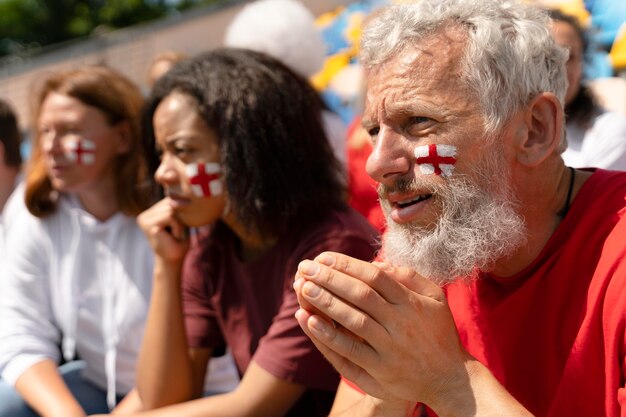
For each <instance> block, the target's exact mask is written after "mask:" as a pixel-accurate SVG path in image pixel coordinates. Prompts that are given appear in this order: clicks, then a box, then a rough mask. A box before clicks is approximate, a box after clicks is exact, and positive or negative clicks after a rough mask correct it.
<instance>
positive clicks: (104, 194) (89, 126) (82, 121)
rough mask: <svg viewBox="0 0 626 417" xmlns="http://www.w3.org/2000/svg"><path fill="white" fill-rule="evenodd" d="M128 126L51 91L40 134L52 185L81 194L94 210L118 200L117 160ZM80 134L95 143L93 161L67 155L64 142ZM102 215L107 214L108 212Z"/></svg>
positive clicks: (124, 147)
mask: <svg viewBox="0 0 626 417" xmlns="http://www.w3.org/2000/svg"><path fill="white" fill-rule="evenodd" d="M127 129H128V127H127V125H126V124H125V123H118V124H116V125H112V124H111V123H109V121H108V120H107V116H106V114H105V113H104V112H102V111H101V110H99V109H97V108H95V107H92V106H88V105H86V104H84V103H83V102H82V101H80V100H78V99H75V98H73V97H70V96H66V95H63V94H58V93H54V92H53V93H50V94H48V95H47V97H46V98H45V100H44V102H43V104H42V106H41V111H40V116H39V120H38V121H37V134H38V140H39V146H40V147H41V150H42V151H43V154H44V158H45V162H46V165H47V168H48V176H49V178H50V181H51V183H52V186H53V187H54V188H55V189H57V190H59V191H64V192H68V193H75V194H76V195H78V197H79V199H80V200H81V202H82V203H83V205H84V206H85V208H86V209H87V210H88V211H90V212H93V213H92V214H95V212H98V211H100V210H99V208H98V206H99V205H100V204H103V203H104V202H106V203H105V205H110V204H111V203H112V202H115V197H114V196H115V195H116V193H115V192H114V187H115V186H114V172H115V169H116V166H115V163H114V160H115V158H116V157H117V156H118V155H120V154H123V153H125V152H127V151H128V142H127V141H128V139H127V137H128V135H127ZM78 138H85V139H88V140H90V141H92V142H94V143H95V146H96V152H95V162H94V163H93V164H90V165H85V164H76V163H73V162H72V161H70V160H68V159H67V157H66V156H65V153H64V150H63V143H65V141H67V140H73V139H78ZM105 211H106V212H107V213H108V212H109V211H110V210H105ZM111 214H112V213H111ZM103 216H104V217H107V215H106V213H105V214H103ZM97 217H102V216H97Z"/></svg>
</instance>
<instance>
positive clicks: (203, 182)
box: [185, 162, 223, 197]
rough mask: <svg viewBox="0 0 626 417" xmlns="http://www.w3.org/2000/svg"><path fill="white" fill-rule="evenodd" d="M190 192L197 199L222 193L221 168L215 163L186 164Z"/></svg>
mask: <svg viewBox="0 0 626 417" xmlns="http://www.w3.org/2000/svg"><path fill="white" fill-rule="evenodd" d="M185 171H186V173H187V178H188V179H189V183H190V184H191V191H192V192H193V194H194V195H196V196H198V197H213V196H216V195H220V194H222V192H223V187H222V167H221V166H220V164H218V163H216V162H201V163H193V164H188V165H187V166H186V167H185Z"/></svg>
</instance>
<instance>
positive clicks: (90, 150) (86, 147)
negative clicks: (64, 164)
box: [63, 138, 96, 165]
mask: <svg viewBox="0 0 626 417" xmlns="http://www.w3.org/2000/svg"><path fill="white" fill-rule="evenodd" d="M63 152H64V154H65V157H66V158H67V160H68V161H70V162H72V163H74V164H76V165H93V164H94V163H95V162H96V144H95V143H94V142H92V141H90V140H89V139H84V138H79V139H71V140H67V141H66V142H65V143H64V144H63Z"/></svg>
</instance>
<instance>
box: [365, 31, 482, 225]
mask: <svg viewBox="0 0 626 417" xmlns="http://www.w3.org/2000/svg"><path fill="white" fill-rule="evenodd" d="M462 42H463V39H462V38H461V37H460V35H459V34H458V33H455V32H454V31H448V33H447V37H446V39H442V38H440V37H437V38H433V39H432V40H430V41H428V42H424V43H423V44H422V45H421V46H420V47H419V48H416V49H414V50H411V51H407V52H406V53H402V54H398V55H397V56H394V57H392V58H391V60H390V61H389V62H388V63H386V64H385V65H383V66H380V67H378V69H377V70H375V71H374V72H372V73H370V74H368V93H367V99H366V108H365V114H364V118H363V126H364V128H365V129H366V130H367V131H368V132H369V134H370V136H371V139H372V143H373V152H372V154H371V155H370V157H369V160H368V161H367V166H366V169H367V172H368V174H369V175H370V176H371V177H372V178H373V179H374V180H376V181H377V182H379V183H381V184H385V185H387V186H393V185H394V183H395V182H396V181H398V180H399V179H401V178H404V179H413V178H416V177H419V178H420V179H422V180H425V181H428V182H433V183H434V182H439V183H442V182H445V181H446V179H445V178H443V177H441V176H437V175H427V176H425V175H422V174H420V172H419V166H417V165H416V163H415V157H414V153H413V150H414V149H415V148H416V147H417V146H421V145H427V144H431V143H434V144H448V145H454V146H456V147H457V163H456V166H455V169H454V173H453V175H463V174H465V173H467V172H468V167H471V166H472V165H473V164H475V163H476V161H477V159H478V158H479V157H480V155H481V152H484V150H485V148H486V147H485V146H483V145H482V144H481V142H480V141H481V138H482V136H483V135H484V133H483V131H482V129H481V126H482V116H481V114H480V112H479V110H480V109H479V107H478V106H477V103H476V101H475V99H474V95H473V94H472V93H470V92H469V91H467V88H466V87H464V86H463V85H462V83H461V82H460V80H459V79H460V73H459V69H458V65H455V64H454V63H455V62H459V61H460V59H461V48H459V44H462ZM430 48H435V49H436V50H441V51H445V53H444V54H443V55H444V56H446V57H447V58H446V59H445V60H444V59H440V58H439V57H437V59H435V57H434V56H433V55H432V54H431V53H430V52H429V49H430ZM416 73H419V74H420V76H419V77H415V74H416ZM461 91H466V93H465V94H459V92H461ZM483 143H484V142H483ZM390 144H393V145H392V146H391V145H390ZM430 193H431V191H430V190H429V189H427V188H421V189H416V190H413V191H411V192H409V193H406V192H405V193H400V192H391V193H389V194H388V195H384V196H381V198H383V199H386V200H387V201H388V202H389V203H390V204H391V213H390V214H391V219H392V220H393V221H394V222H396V223H399V224H405V223H413V224H416V225H419V226H422V227H427V228H432V227H434V225H435V223H436V221H437V219H438V218H439V216H440V213H441V201H440V200H438V197H437V196H436V195H434V196H432V197H431V194H430ZM419 196H422V197H427V198H426V199H424V200H422V201H420V202H416V203H413V204H406V205H405V204H402V203H403V202H404V203H408V202H409V201H411V200H413V199H415V198H417V197H419ZM400 204H401V205H402V207H401V205H400Z"/></svg>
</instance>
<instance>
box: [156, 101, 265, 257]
mask: <svg viewBox="0 0 626 417" xmlns="http://www.w3.org/2000/svg"><path fill="white" fill-rule="evenodd" d="M153 125H154V133H155V138H156V145H157V147H158V148H159V149H160V151H161V164H160V165H159V168H158V169H157V171H156V173H155V179H156V180H157V181H158V182H159V184H161V185H162V186H163V187H164V190H165V194H166V197H165V198H164V199H163V200H162V201H160V202H159V203H157V204H156V205H155V206H154V208H153V209H154V210H163V216H162V224H159V227H161V226H165V227H167V228H169V229H171V232H172V233H173V235H174V237H177V238H181V237H182V236H183V235H184V228H185V226H189V227H198V226H204V225H210V224H214V223H215V222H217V221H218V220H222V221H223V222H224V223H225V224H226V225H228V227H229V228H230V229H231V230H232V231H233V232H234V233H235V234H236V235H237V237H238V238H239V240H240V241H241V243H242V244H241V250H242V252H241V253H240V255H241V257H242V258H243V259H251V258H254V257H255V256H258V255H260V254H261V253H263V252H264V251H265V250H267V249H268V248H269V247H271V246H272V245H273V244H274V243H275V240H273V239H261V238H260V237H259V236H258V235H257V234H255V233H254V232H251V231H249V230H247V229H246V228H245V227H244V226H243V225H242V224H241V223H240V222H239V221H238V220H237V218H236V217H235V215H234V214H233V212H232V210H230V209H229V207H232V206H231V204H232V202H229V201H228V191H227V190H226V189H225V187H224V192H223V193H222V194H220V195H216V196H210V197H200V196H197V195H195V194H194V193H193V192H192V190H191V186H190V183H189V179H188V178H187V174H186V172H185V166H186V165H187V164H191V163H204V162H216V163H220V162H221V159H220V158H221V154H220V146H219V139H218V137H217V135H216V134H215V132H214V131H213V129H211V128H210V127H209V126H208V125H207V124H206V122H205V121H204V119H202V117H201V116H200V115H199V114H198V108H197V103H196V102H195V100H194V99H193V98H192V97H190V96H188V95H185V94H182V93H178V92H173V93H171V94H169V95H168V96H167V97H165V98H164V99H163V100H162V101H161V103H160V104H159V105H158V107H157V109H156V111H155V113H154V118H153ZM151 211H152V210H151ZM178 249H182V248H180V247H178ZM163 254H165V255H166V256H168V257H169V256H173V257H179V258H181V257H182V253H177V254H175V252H174V251H172V250H167V251H164V252H163Z"/></svg>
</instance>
